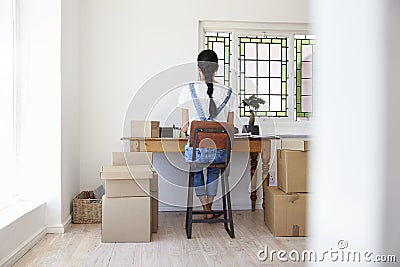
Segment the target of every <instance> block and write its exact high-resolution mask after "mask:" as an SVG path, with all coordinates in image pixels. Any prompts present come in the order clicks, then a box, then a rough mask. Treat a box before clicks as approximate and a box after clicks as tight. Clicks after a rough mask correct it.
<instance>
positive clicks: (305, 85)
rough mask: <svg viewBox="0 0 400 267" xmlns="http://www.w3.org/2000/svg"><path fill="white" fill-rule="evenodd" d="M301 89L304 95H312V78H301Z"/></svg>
mask: <svg viewBox="0 0 400 267" xmlns="http://www.w3.org/2000/svg"><path fill="white" fill-rule="evenodd" d="M301 91H302V92H303V94H304V95H312V79H302V80H301Z"/></svg>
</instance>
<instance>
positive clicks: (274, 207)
mask: <svg viewBox="0 0 400 267" xmlns="http://www.w3.org/2000/svg"><path fill="white" fill-rule="evenodd" d="M306 214H307V194H306V193H292V194H286V193H285V192H283V191H282V190H280V189H278V188H277V187H276V186H274V187H267V190H266V192H265V210H264V221H265V224H266V225H267V226H268V228H269V229H270V230H271V233H272V234H273V235H274V236H306V235H307V222H306Z"/></svg>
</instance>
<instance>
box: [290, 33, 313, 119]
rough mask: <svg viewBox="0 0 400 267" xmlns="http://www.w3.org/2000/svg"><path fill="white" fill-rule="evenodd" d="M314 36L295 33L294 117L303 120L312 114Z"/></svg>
mask: <svg viewBox="0 0 400 267" xmlns="http://www.w3.org/2000/svg"><path fill="white" fill-rule="evenodd" d="M316 44H317V40H316V36H314V35H295V40H294V46H295V47H294V60H295V86H296V88H295V98H294V100H295V109H296V110H295V119H296V120H304V119H308V118H310V117H311V114H312V102H313V101H312V95H313V86H314V83H313V76H314V69H313V64H314V60H315V54H316Z"/></svg>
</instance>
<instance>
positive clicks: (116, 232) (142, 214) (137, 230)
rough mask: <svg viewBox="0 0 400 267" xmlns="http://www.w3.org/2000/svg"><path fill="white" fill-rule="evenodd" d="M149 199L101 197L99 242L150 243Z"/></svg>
mask: <svg viewBox="0 0 400 267" xmlns="http://www.w3.org/2000/svg"><path fill="white" fill-rule="evenodd" d="M150 200H151V198H150V197H122V198H108V197H106V196H103V212H102V213H103V217H102V226H101V241H102V242H105V243H112V242H129V243H132V242H150V239H151V224H150V220H151V203H150Z"/></svg>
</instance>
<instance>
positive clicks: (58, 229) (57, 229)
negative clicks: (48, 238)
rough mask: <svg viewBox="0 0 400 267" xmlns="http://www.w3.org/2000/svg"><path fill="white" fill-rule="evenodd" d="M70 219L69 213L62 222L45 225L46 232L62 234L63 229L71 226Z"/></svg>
mask: <svg viewBox="0 0 400 267" xmlns="http://www.w3.org/2000/svg"><path fill="white" fill-rule="evenodd" d="M71 219H72V216H71V215H69V216H68V217H67V219H66V220H65V221H64V222H63V223H60V224H51V225H47V233H48V234H63V233H65V231H66V230H67V229H68V228H69V227H70V226H71Z"/></svg>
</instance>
